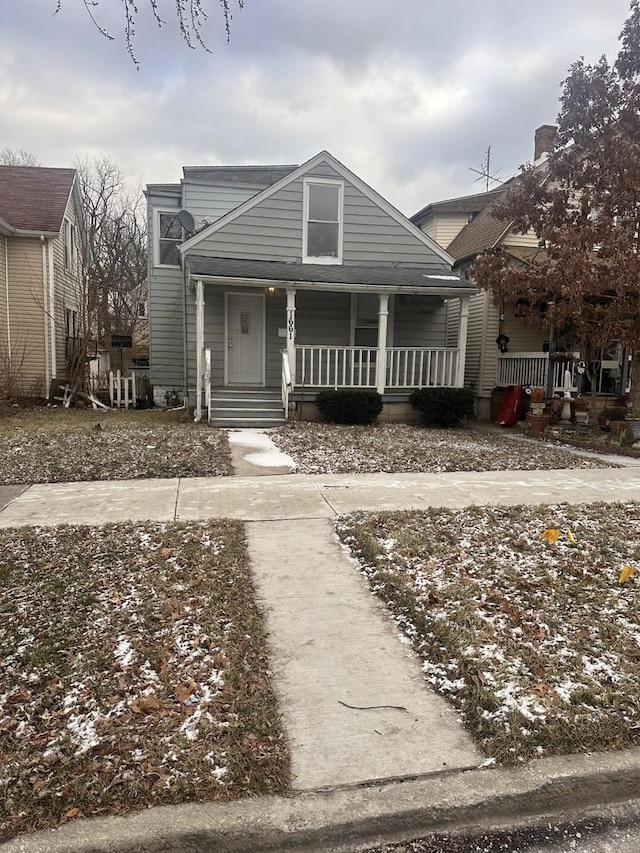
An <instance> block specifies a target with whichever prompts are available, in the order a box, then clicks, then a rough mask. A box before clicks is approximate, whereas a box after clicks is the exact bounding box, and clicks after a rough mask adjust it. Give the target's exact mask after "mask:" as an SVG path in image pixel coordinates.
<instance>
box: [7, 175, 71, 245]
mask: <svg viewBox="0 0 640 853" xmlns="http://www.w3.org/2000/svg"><path fill="white" fill-rule="evenodd" d="M75 175H76V171H75V169H50V168H44V167H40V166H0V219H3V220H4V221H5V222H7V223H8V224H9V225H10V226H11V227H12V228H15V229H17V230H19V231H36V232H38V231H39V232H53V233H57V232H59V231H60V229H61V227H62V220H63V217H64V213H65V210H66V208H67V202H68V201H69V196H70V194H71V189H72V187H73V181H74V178H75Z"/></svg>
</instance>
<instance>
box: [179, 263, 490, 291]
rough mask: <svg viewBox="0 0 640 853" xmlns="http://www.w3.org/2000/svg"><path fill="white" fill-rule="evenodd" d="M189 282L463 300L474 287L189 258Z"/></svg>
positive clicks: (419, 277) (425, 276)
mask: <svg viewBox="0 0 640 853" xmlns="http://www.w3.org/2000/svg"><path fill="white" fill-rule="evenodd" d="M186 261H187V264H188V269H189V273H190V276H191V278H192V279H196V278H200V279H203V280H211V279H215V280H222V279H224V280H225V281H229V280H230V279H236V280H237V282H238V284H239V285H242V284H255V285H258V286H259V285H267V284H274V285H280V286H281V285H282V283H284V282H289V283H291V284H292V285H296V286H298V287H318V286H323V287H324V289H339V288H340V287H349V288H354V287H357V288H362V289H365V290H366V289H369V288H370V289H372V290H374V289H379V288H384V289H386V290H391V291H398V292H402V291H405V292H410V293H417V292H421V293H431V294H433V295H434V296H454V295H455V296H462V295H464V294H469V293H474V292H475V291H476V288H475V286H473V285H470V284H469V282H468V281H466V280H464V279H460V278H458V277H457V276H456V275H453V274H445V273H443V274H442V275H432V274H430V273H427V272H425V270H424V269H422V268H418V267H361V266H350V265H345V264H300V263H286V262H282V261H254V260H236V259H232V258H209V257H204V256H202V255H191V256H187V258H186Z"/></svg>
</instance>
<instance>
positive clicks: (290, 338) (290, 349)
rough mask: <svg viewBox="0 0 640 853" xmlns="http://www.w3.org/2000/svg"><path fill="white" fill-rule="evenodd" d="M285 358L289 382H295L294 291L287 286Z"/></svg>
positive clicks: (293, 383)
mask: <svg viewBox="0 0 640 853" xmlns="http://www.w3.org/2000/svg"><path fill="white" fill-rule="evenodd" d="M287 358H288V359H289V371H290V372H291V384H292V385H295V383H296V292H295V290H294V288H287Z"/></svg>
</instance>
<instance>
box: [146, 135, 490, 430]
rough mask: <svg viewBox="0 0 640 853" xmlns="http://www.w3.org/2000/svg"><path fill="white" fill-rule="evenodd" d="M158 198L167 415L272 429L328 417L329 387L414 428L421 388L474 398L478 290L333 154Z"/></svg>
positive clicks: (153, 343) (155, 331) (187, 173)
mask: <svg viewBox="0 0 640 853" xmlns="http://www.w3.org/2000/svg"><path fill="white" fill-rule="evenodd" d="M146 196H147V202H148V217H149V236H150V239H149V333H150V365H151V382H152V384H153V386H154V395H155V399H156V402H158V403H160V404H162V403H164V401H165V400H168V401H175V400H176V398H179V399H181V400H184V401H186V402H188V403H189V404H190V405H193V406H195V408H196V415H195V416H196V419H198V420H199V419H202V418H206V419H208V420H209V421H210V422H211V423H213V424H216V425H243V424H246V425H253V424H256V425H257V424H262V425H268V424H275V423H278V422H281V421H282V420H283V419H284V418H285V417H303V418H313V417H315V414H316V412H315V405H314V401H315V397H316V394H317V393H318V391H320V390H321V389H324V388H333V389H335V388H338V389H339V388H357V389H372V390H378V391H379V392H380V393H381V394H382V395H383V399H384V403H385V410H384V413H383V417H386V418H387V419H393V418H396V419H402V418H404V417H406V416H407V414H408V412H409V411H410V409H409V407H408V404H407V400H408V397H409V394H410V393H411V391H412V390H413V389H414V388H422V387H435V386H438V387H442V386H445V387H447V386H448V387H460V386H462V385H463V381H464V369H465V346H466V339H467V328H466V325H467V317H468V303H469V297H470V295H471V294H472V293H473V292H474V288H473V286H472V285H471V284H470V283H469V282H467V281H464V280H461V279H460V277H459V275H458V274H456V273H452V272H451V266H452V259H451V257H450V256H449V255H448V254H447V252H446V251H445V250H444V249H442V248H441V247H440V246H439V245H438V244H437V243H436V242H435V241H434V240H433V239H432V238H431V237H429V236H428V235H426V234H424V233H422V232H421V231H420V229H419V228H417V227H416V226H415V225H413V224H412V223H411V222H409V220H408V219H406V218H405V217H404V216H403V215H402V214H401V213H399V212H398V211H397V210H396V209H395V208H394V207H393V206H392V205H391V204H389V202H387V201H385V199H383V198H382V197H381V196H380V195H378V193H376V192H375V191H374V190H373V189H371V188H370V187H369V186H367V185H366V184H365V183H364V182H363V181H361V180H360V179H359V178H358V177H357V176H356V175H354V174H353V173H352V172H351V171H349V169H347V168H346V167H345V166H343V165H342V163H340V162H339V161H338V160H336V159H335V158H334V157H332V156H331V154H329V153H327V152H326V151H322V152H321V153H320V154H318V155H316V156H315V157H313V158H312V159H311V160H309V161H308V162H306V163H304V164H303V165H302V166H299V167H296V166H233V167H232V166H218V167H212V168H204V167H185V168H184V177H183V178H182V180H181V182H180V183H179V184H150V185H148V187H147V189H146ZM181 211H183V212H181ZM184 211H186V213H184ZM452 304H455V311H452V310H451V305H452Z"/></svg>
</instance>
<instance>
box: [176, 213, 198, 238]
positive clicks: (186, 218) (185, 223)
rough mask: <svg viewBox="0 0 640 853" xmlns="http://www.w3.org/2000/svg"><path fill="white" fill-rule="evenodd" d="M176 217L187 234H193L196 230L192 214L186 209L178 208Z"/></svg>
mask: <svg viewBox="0 0 640 853" xmlns="http://www.w3.org/2000/svg"><path fill="white" fill-rule="evenodd" d="M178 219H179V220H180V225H182V227H183V228H184V230H185V231H186V232H187V234H193V232H194V231H195V230H196V223H195V222H194V220H193V216H192V215H191V214H190V213H189V211H188V210H180V211H179V212H178Z"/></svg>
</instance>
